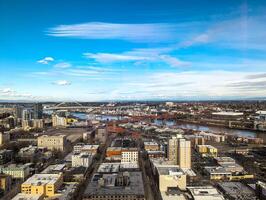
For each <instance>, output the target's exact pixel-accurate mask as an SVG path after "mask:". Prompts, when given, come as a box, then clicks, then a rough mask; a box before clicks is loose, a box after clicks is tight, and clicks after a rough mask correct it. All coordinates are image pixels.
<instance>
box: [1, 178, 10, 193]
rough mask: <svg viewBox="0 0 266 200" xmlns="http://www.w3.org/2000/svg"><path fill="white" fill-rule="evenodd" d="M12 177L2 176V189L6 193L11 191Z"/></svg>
mask: <svg viewBox="0 0 266 200" xmlns="http://www.w3.org/2000/svg"><path fill="white" fill-rule="evenodd" d="M11 183H12V177H11V176H10V175H7V174H0V189H2V190H3V191H4V193H6V192H7V191H9V190H10V189H11Z"/></svg>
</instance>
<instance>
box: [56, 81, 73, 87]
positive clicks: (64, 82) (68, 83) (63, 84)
mask: <svg viewBox="0 0 266 200" xmlns="http://www.w3.org/2000/svg"><path fill="white" fill-rule="evenodd" d="M53 84H55V85H60V86H66V85H71V82H70V81H67V80H58V81H54V82H53Z"/></svg>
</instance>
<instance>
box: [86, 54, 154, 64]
mask: <svg viewBox="0 0 266 200" xmlns="http://www.w3.org/2000/svg"><path fill="white" fill-rule="evenodd" d="M84 55H85V56H86V57H87V58H91V59H95V60H96V61H97V62H101V63H112V62H123V61H139V60H150V57H145V56H135V55H129V54H112V53H95V54H93V53H84Z"/></svg>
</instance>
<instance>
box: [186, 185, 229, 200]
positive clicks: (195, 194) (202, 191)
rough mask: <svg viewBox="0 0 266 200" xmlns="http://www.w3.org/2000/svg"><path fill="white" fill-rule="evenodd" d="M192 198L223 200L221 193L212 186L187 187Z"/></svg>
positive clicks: (198, 199)
mask: <svg viewBox="0 0 266 200" xmlns="http://www.w3.org/2000/svg"><path fill="white" fill-rule="evenodd" d="M187 189H188V191H189V193H190V195H191V196H192V198H193V200H225V198H224V197H223V195H222V194H220V193H219V192H218V190H217V189H216V188H214V187H213V186H195V187H187Z"/></svg>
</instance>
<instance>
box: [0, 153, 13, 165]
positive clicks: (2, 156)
mask: <svg viewBox="0 0 266 200" xmlns="http://www.w3.org/2000/svg"><path fill="white" fill-rule="evenodd" d="M12 158H13V151H12V150H7V149H3V150H0V165H3V164H6V163H8V162H10V161H11V160H12Z"/></svg>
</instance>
